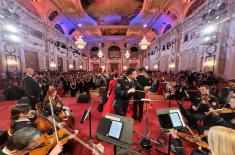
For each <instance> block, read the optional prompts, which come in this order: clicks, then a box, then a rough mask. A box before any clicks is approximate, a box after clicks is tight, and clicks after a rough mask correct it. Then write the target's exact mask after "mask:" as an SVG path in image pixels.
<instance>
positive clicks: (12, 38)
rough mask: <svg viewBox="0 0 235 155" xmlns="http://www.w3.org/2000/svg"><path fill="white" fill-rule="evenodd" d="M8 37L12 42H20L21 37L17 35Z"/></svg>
mask: <svg viewBox="0 0 235 155" xmlns="http://www.w3.org/2000/svg"><path fill="white" fill-rule="evenodd" d="M6 37H7V38H8V39H10V40H11V41H14V42H20V37H18V36H16V35H13V34H10V35H7V36H6Z"/></svg>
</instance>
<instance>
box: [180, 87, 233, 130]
mask: <svg viewBox="0 0 235 155" xmlns="http://www.w3.org/2000/svg"><path fill="white" fill-rule="evenodd" d="M199 91H200V93H199V94H197V95H195V97H194V98H193V100H192V106H191V109H189V110H187V111H186V112H187V115H185V117H186V118H187V119H188V121H189V126H191V127H193V126H194V127H196V128H197V129H198V130H199V132H203V131H204V130H207V129H209V128H210V127H212V126H215V125H221V126H225V127H228V126H229V125H228V123H227V122H225V121H224V120H223V118H222V117H220V116H219V114H216V113H215V112H213V110H215V109H217V108H218V99H217V98H216V97H215V96H214V95H212V94H211V93H210V90H209V86H207V85H205V84H202V85H200V88H199ZM210 111H211V112H210ZM198 120H202V121H203V125H202V124H201V125H198V124H197V122H198Z"/></svg>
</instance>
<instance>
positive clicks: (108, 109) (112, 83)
mask: <svg viewBox="0 0 235 155" xmlns="http://www.w3.org/2000/svg"><path fill="white" fill-rule="evenodd" d="M110 78H111V79H112V80H111V81H110V82H109V90H108V93H107V97H108V100H107V102H106V104H105V105H104V110H103V112H102V116H105V115H106V114H107V113H113V101H114V97H115V93H114V88H115V85H116V80H117V78H118V74H117V73H115V74H114V75H111V77H110Z"/></svg>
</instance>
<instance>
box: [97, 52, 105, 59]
mask: <svg viewBox="0 0 235 155" xmlns="http://www.w3.org/2000/svg"><path fill="white" fill-rule="evenodd" d="M97 55H98V57H99V58H102V57H103V55H104V54H103V52H102V51H101V50H99V52H98V54H97Z"/></svg>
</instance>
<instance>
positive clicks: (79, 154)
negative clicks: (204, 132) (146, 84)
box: [0, 97, 194, 155]
mask: <svg viewBox="0 0 235 155" xmlns="http://www.w3.org/2000/svg"><path fill="white" fill-rule="evenodd" d="M93 101H94V103H95V104H94V107H93V110H92V116H93V117H92V136H93V137H95V134H96V128H97V125H98V123H99V120H100V118H101V113H99V112H98V111H97V110H96V109H97V106H98V102H99V98H98V97H94V98H93ZM63 102H64V104H66V105H68V106H69V107H70V108H71V109H72V110H73V113H74V115H75V119H76V127H77V128H80V129H81V133H80V134H79V135H78V137H82V139H83V140H85V141H86V140H88V139H89V124H88V123H89V121H88V119H87V120H86V121H85V123H84V124H80V120H81V117H82V115H83V112H84V110H85V109H86V108H87V107H88V106H89V104H77V103H76V98H75V97H74V98H72V97H65V98H63ZM176 106H177V103H175V102H172V104H171V107H176ZM11 107H12V103H11V102H10V101H1V102H0V122H1V123H0V129H2V130H7V129H8V128H9V124H10V109H11ZM167 107H168V101H167V100H164V101H154V102H152V109H150V110H149V129H151V130H152V132H151V134H150V137H151V138H152V139H155V140H156V139H157V137H158V136H159V135H160V127H159V122H158V118H157V115H156V109H161V108H167ZM130 115H131V114H129V116H130ZM144 118H145V117H144ZM144 118H143V120H142V122H141V123H139V122H135V124H134V129H135V130H136V131H138V132H140V133H143V131H144V124H145V123H144ZM139 138H140V137H139V136H138V135H137V134H136V133H134V134H133V142H136V141H137V140H138V139H139ZM92 141H93V142H95V143H98V142H99V141H98V140H92ZM182 141H183V143H184V146H185V150H186V152H187V154H190V152H191V151H192V149H193V148H194V145H192V144H190V143H188V142H186V141H184V140H182ZM102 144H103V145H104V147H105V154H106V155H113V145H111V144H108V143H106V142H103V141H102ZM157 148H159V146H157V145H155V144H153V148H152V151H151V154H152V155H158V154H160V153H158V152H157V151H156V149H157ZM131 149H133V150H135V151H138V152H141V154H143V155H144V154H147V153H146V152H145V150H143V149H142V148H141V147H140V146H138V145H133V146H132V147H131ZM166 149H167V146H165V147H161V150H166ZM73 152H74V153H73V154H74V155H87V154H89V153H88V151H87V149H86V148H83V147H81V146H80V145H76V146H75V148H74V150H73ZM172 154H173V153H172Z"/></svg>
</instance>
